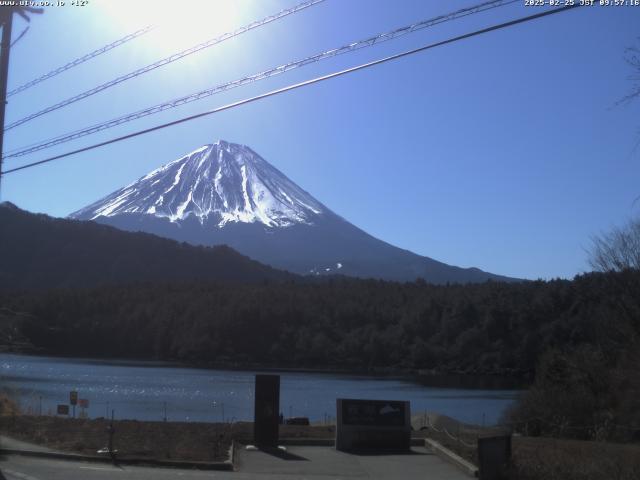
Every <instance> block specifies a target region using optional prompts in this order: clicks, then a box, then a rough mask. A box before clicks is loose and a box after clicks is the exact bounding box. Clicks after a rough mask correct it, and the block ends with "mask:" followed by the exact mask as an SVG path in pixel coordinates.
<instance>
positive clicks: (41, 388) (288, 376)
mask: <svg viewBox="0 0 640 480" xmlns="http://www.w3.org/2000/svg"><path fill="white" fill-rule="evenodd" d="M256 373H273V372H259V371H236V370H212V369H198V368H186V367H182V366H175V365H171V364H163V363H160V362H127V361H104V360H93V359H69V358H53V357H36V356H25V355H12V354H0V389H8V390H9V391H10V392H11V393H13V394H15V395H16V396H17V398H19V401H20V404H21V406H22V408H23V409H25V410H27V411H29V410H30V411H31V412H33V413H39V412H42V413H43V414H48V413H54V412H55V409H56V405H57V404H62V403H68V402H69V391H71V390H77V391H78V393H79V398H85V399H88V400H89V408H88V409H87V411H86V413H87V415H88V416H89V417H90V418H96V417H102V416H106V415H107V412H109V411H110V410H114V411H115V418H117V419H123V418H127V419H138V420H162V419H163V418H164V416H165V406H166V415H167V418H168V420H169V421H172V420H173V421H194V422H211V421H221V420H223V419H224V420H225V421H230V420H250V419H252V418H253V402H254V397H253V386H254V375H255V374H256ZM278 373H279V374H280V375H281V380H280V382H281V384H280V406H281V410H282V413H283V414H284V416H285V417H289V416H305V417H309V418H310V419H311V420H312V421H322V420H324V419H325V418H326V417H334V416H335V405H336V398H368V399H380V400H409V401H410V402H411V410H412V412H413V413H416V412H421V411H425V410H427V411H435V412H439V413H443V414H445V415H449V416H451V417H454V418H457V419H459V420H461V421H464V422H470V423H482V422H483V419H484V423H486V424H487V425H488V424H491V423H495V422H496V421H497V420H498V419H499V417H500V415H501V414H502V412H503V411H504V410H505V408H506V407H507V406H509V405H510V404H511V403H512V402H513V400H514V399H515V398H516V396H517V394H518V390H514V389H481V388H474V389H465V388H454V387H450V386H444V387H443V386H442V385H440V386H428V385H424V382H423V383H422V384H421V383H417V382H415V381H412V380H411V379H404V378H399V377H380V376H365V375H350V374H329V373H300V372H287V371H282V372H278ZM78 411H79V410H78Z"/></svg>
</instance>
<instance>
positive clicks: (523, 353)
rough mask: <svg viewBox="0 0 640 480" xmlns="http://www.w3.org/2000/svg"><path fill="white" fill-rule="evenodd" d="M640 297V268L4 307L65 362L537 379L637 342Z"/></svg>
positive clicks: (217, 290) (165, 293) (134, 293)
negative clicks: (578, 356) (575, 357)
mask: <svg viewBox="0 0 640 480" xmlns="http://www.w3.org/2000/svg"><path fill="white" fill-rule="evenodd" d="M620 281H624V282H625V284H626V285H627V286H628V287H629V288H625V289H621V288H620V287H619V282H620ZM633 292H639V293H640V273H639V272H637V271H628V272H620V273H606V274H602V273H593V274H586V275H582V276H578V277H576V278H575V279H574V280H572V281H568V280H554V281H550V282H544V281H536V282H527V283H519V284H506V283H495V282H487V283H484V284H473V285H465V286H461V285H451V286H434V285H430V284H426V283H425V282H422V281H418V282H412V283H396V282H386V281H379V280H359V279H348V278H336V279H329V280H327V281H325V282H317V283H310V282H307V281H300V280H296V281H288V282H277V283H276V282H265V283H261V284H255V285H228V284H222V283H204V282H198V283H194V282H191V283H182V284H175V283H174V284H138V285H127V286H112V287H107V288H95V289H66V290H56V291H47V292H15V291H14V292H6V291H5V292H4V293H1V292H0V304H1V305H4V306H6V307H8V308H11V309H13V310H16V311H21V312H27V313H29V314H30V315H31V316H29V317H25V319H24V321H23V322H22V327H21V331H22V334H23V335H24V336H25V337H26V338H28V339H29V340H30V341H31V342H32V343H33V344H34V345H35V346H36V347H37V348H40V349H42V350H43V351H46V352H49V353H53V354H64V355H90V356H107V357H118V356H123V357H138V358H150V359H164V360H179V361H186V362H190V363H199V364H210V365H215V364H217V365H234V366H251V365H263V366H273V367H292V366H295V367H314V368H315V367H322V368H336V367H339V368H346V369H354V370H356V369H357V370H368V369H370V370H378V369H389V368H391V369H402V370H407V371H409V370H418V369H435V370H439V371H444V372H458V373H487V374H496V373H500V374H505V373H506V374H514V375H518V376H529V375H530V374H531V373H532V372H533V370H534V369H535V366H536V362H537V361H538V359H539V358H540V356H541V354H542V353H544V352H545V351H548V350H549V349H553V348H560V349H565V348H569V349H571V348H574V347H576V346H579V345H583V344H590V345H606V344H605V342H606V341H607V339H615V341H616V342H621V341H632V339H628V340H625V338H626V335H623V336H622V337H621V338H617V337H616V335H617V334H618V332H621V331H626V330H625V329H626V328H627V326H628V323H629V320H628V317H626V316H625V314H624V311H628V310H629V308H635V309H636V311H637V304H638V301H639V300H638V299H640V295H639V296H637V298H636V297H635V294H634V293H633ZM629 306H631V307H629ZM612 341H613V340H612Z"/></svg>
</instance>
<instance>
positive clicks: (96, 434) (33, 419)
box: [0, 415, 334, 462]
mask: <svg viewBox="0 0 640 480" xmlns="http://www.w3.org/2000/svg"><path fill="white" fill-rule="evenodd" d="M109 424H110V422H109V421H108V420H105V419H102V418H99V419H93V420H88V419H72V418H60V417H48V416H30V415H5V416H0V434H3V435H7V436H9V437H12V438H15V439H18V440H23V441H26V442H31V443H35V444H38V445H42V446H46V447H49V448H52V449H55V450H61V451H66V452H73V453H80V454H85V455H96V452H97V451H98V450H100V449H103V448H105V447H106V446H107V445H108V442H109V433H108V427H109ZM113 426H114V432H115V433H114V435H113V448H114V449H116V450H117V451H118V457H119V458H125V457H136V458H150V459H171V460H191V461H205V462H212V461H224V460H227V458H228V450H229V447H230V445H231V442H232V440H234V439H241V440H242V439H245V440H250V439H251V438H252V437H253V424H252V423H249V422H238V423H234V424H229V423H187V422H140V421H136V420H116V421H114V422H113ZM280 435H281V437H283V438H284V437H286V438H296V437H306V438H333V436H334V429H333V427H324V426H309V427H306V426H294V425H283V426H281V431H280Z"/></svg>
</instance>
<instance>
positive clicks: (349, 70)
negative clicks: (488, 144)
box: [0, 3, 585, 177]
mask: <svg viewBox="0 0 640 480" xmlns="http://www.w3.org/2000/svg"><path fill="white" fill-rule="evenodd" d="M584 5H585V4H580V3H574V4H569V5H566V6H564V7H560V8H554V9H551V10H544V11H542V12H540V13H536V14H533V15H528V16H526V17H520V18H516V19H515V20H510V21H508V22H504V23H500V24H496V25H492V26H490V27H486V28H482V29H480V30H475V31H473V32H469V33H465V34H462V35H458V36H457V37H452V38H448V39H446V40H441V41H439V42H436V43H431V44H428V45H424V46H422V47H418V48H414V49H412V50H406V51H404V52H400V53H396V54H394V55H390V56H388V57H384V58H380V59H378V60H373V61H371V62H368V63H363V64H360V65H357V66H355V67H350V68H347V69H344V70H340V71H338V72H333V73H329V74H327V75H323V76H321V77H316V78H312V79H311V80H305V81H303V82H300V83H295V84H292V85H287V86H286V87H282V88H278V89H276V90H271V91H269V92H266V93H262V94H260V95H256V96H254V97H249V98H245V99H243V100H239V101H237V102H233V103H229V104H227V105H223V106H221V107H217V108H213V109H211V110H205V111H204V112H200V113H196V114H193V115H189V116H187V117H182V118H179V119H177V120H173V121H171V122H167V123H162V124H159V125H155V126H153V127H149V128H145V129H143V130H137V131H135V132H132V133H128V134H126V135H122V136H119V137H115V138H111V139H109V140H105V141H103V142H99V143H94V144H93V145H88V146H86V147H81V148H77V149H75V150H71V151H69V152H65V153H61V154H59V155H54V156H52V157H48V158H45V159H43V160H38V161H36V162H31V163H27V164H25V165H21V166H19V167H15V168H12V169H9V170H7V171H5V172H0V177H1V176H3V175H6V174H8V173H14V172H18V171H20V170H25V169H27V168H33V167H36V166H38V165H43V164H45V163H49V162H53V161H55V160H60V159H62V158H66V157H70V156H72V155H76V154H78V153H82V152H88V151H90V150H95V149H96V148H100V147H104V146H106V145H111V144H113V143H118V142H121V141H123V140H128V139H130V138H135V137H138V136H141V135H146V134H147V133H151V132H155V131H158V130H163V129H165V128H168V127H172V126H174V125H179V124H181V123H185V122H190V121H192V120H196V119H198V118H202V117H206V116H209V115H214V114H216V113H220V112H223V111H226V110H231V109H233V108H237V107H240V106H242V105H246V104H249V103H253V102H257V101H259V100H263V99H265V98H269V97H273V96H276V95H280V94H282V93H286V92H289V91H292V90H297V89H299V88H303V87H307V86H309V85H313V84H315V83H319V82H324V81H326V80H331V79H332V78H336V77H341V76H343V75H348V74H350V73H353V72H357V71H360V70H364V69H367V68H371V67H375V66H377V65H381V64H383V63H387V62H391V61H394V60H398V59H400V58H404V57H408V56H410V55H415V54H416V53H420V52H424V51H427V50H431V49H433V48H437V47H441V46H443V45H448V44H451V43H454V42H459V41H461V40H465V39H468V38H472V37H476V36H478V35H483V34H485V33H489V32H494V31H496V30H502V29H504V28H509V27H513V26H515V25H520V24H523V23H526V22H531V21H533V20H538V19H540V18H543V17H547V16H550V15H555V14H557V13H562V12H566V11H569V10H573V9H576V8H579V7H582V6H584Z"/></svg>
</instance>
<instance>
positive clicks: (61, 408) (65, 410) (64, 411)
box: [58, 405, 69, 415]
mask: <svg viewBox="0 0 640 480" xmlns="http://www.w3.org/2000/svg"><path fill="white" fill-rule="evenodd" d="M58 415H69V405H58Z"/></svg>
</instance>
